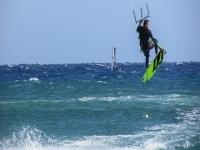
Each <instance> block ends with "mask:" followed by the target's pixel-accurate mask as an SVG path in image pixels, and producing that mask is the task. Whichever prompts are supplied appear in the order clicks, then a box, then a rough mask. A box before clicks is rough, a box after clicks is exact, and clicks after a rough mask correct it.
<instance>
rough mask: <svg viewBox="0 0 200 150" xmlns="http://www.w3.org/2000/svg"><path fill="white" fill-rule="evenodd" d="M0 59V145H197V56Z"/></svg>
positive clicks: (36, 149) (6, 148) (180, 148)
mask: <svg viewBox="0 0 200 150" xmlns="http://www.w3.org/2000/svg"><path fill="white" fill-rule="evenodd" d="M118 66H119V71H117V72H112V71H111V70H110V64H106V63H101V64H97V63H88V64H52V65H51V64H34V65H28V64H20V65H1V66H0V149H2V150H66V149H67V150H74V149H75V150H102V149H108V150H110V149H116V150H129V149H131V150H132V149H135V150H144V149H145V150H147V149H153V150H154V149H164V150H169V149H172V150H186V149H188V150H199V149H200V62H183V63H177V62H171V63H169V62H168V63H167V62H164V63H162V64H161V66H160V68H159V69H158V70H157V72H156V73H155V75H154V76H153V77H152V79H151V80H150V81H149V82H148V83H142V82H141V78H142V76H143V74H144V71H145V64H144V63H119V64H118Z"/></svg>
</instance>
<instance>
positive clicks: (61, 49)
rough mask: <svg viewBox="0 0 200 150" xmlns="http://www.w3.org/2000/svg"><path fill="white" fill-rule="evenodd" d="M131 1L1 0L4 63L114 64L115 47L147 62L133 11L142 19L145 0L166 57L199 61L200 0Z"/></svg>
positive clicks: (121, 58) (123, 55) (126, 57)
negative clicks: (112, 57) (112, 60)
mask: <svg viewBox="0 0 200 150" xmlns="http://www.w3.org/2000/svg"><path fill="white" fill-rule="evenodd" d="M132 2H133V5H132V4H131V0H76V1H75V0H0V64H24V63H25V64H36V63H42V64H59V63H93V62H95V63H110V62H111V52H112V48H113V47H115V48H116V54H117V62H122V63H123V62H144V61H145V57H144V55H143V53H142V52H140V46H139V40H138V33H136V28H137V25H138V24H136V23H135V20H134V15H133V9H134V11H135V13H136V17H137V19H138V20H139V19H140V4H141V6H142V9H143V16H146V15H147V9H146V2H147V4H148V7H149V11H150V16H151V17H149V18H148V19H149V21H150V29H151V31H152V33H153V36H154V37H155V38H156V39H157V40H158V42H159V44H160V45H161V46H162V47H164V48H165V49H167V54H166V56H165V58H164V61H166V62H185V61H200V28H199V24H200V17H199V14H200V8H199V6H200V0H192V1H191V0H132ZM140 2H141V3H140ZM132 6H133V7H132ZM154 57H155V51H154V50H152V51H151V54H150V61H152V60H153V58H154Z"/></svg>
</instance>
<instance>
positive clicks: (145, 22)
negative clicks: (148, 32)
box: [143, 19, 150, 29]
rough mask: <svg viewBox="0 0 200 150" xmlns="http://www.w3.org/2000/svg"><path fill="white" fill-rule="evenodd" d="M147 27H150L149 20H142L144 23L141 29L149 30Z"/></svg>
mask: <svg viewBox="0 0 200 150" xmlns="http://www.w3.org/2000/svg"><path fill="white" fill-rule="evenodd" d="M149 26H150V23H149V20H147V19H146V20H144V22H143V27H145V28H147V29H148V28H149Z"/></svg>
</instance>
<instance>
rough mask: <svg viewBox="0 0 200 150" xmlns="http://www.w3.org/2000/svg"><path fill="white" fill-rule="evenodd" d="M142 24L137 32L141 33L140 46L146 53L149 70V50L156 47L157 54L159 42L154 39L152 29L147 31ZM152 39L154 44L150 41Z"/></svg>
mask: <svg viewBox="0 0 200 150" xmlns="http://www.w3.org/2000/svg"><path fill="white" fill-rule="evenodd" d="M140 25H141V23H140V24H139V26H138V27H137V30H136V31H137V32H139V39H140V46H141V50H142V52H143V53H144V55H145V56H146V68H148V66H149V56H150V55H149V50H150V49H152V48H153V47H154V45H155V53H156V54H157V53H158V46H159V44H158V41H157V40H156V39H155V38H154V37H153V34H152V32H151V30H150V29H147V28H145V27H143V26H140ZM150 38H151V40H152V42H153V43H152V42H151V41H149V39H150Z"/></svg>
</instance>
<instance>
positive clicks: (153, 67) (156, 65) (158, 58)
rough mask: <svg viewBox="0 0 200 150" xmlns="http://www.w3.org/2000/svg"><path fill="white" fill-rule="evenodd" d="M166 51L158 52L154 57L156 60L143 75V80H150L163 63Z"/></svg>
mask: <svg viewBox="0 0 200 150" xmlns="http://www.w3.org/2000/svg"><path fill="white" fill-rule="evenodd" d="M166 52H167V51H166V50H163V51H160V52H159V53H158V55H157V56H156V57H155V58H154V60H153V61H152V63H151V64H150V66H149V67H148V69H147V70H146V72H145V74H144V75H143V77H142V82H148V81H149V80H150V79H151V78H152V77H153V75H154V74H155V72H156V71H157V69H158V68H159V67H160V64H161V63H162V61H163V58H164V55H165V54H166Z"/></svg>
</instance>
